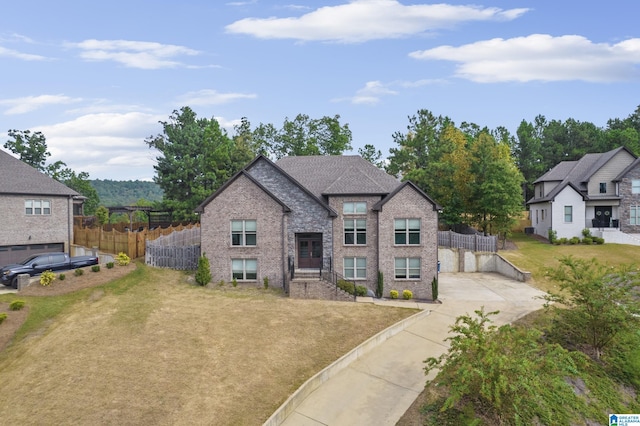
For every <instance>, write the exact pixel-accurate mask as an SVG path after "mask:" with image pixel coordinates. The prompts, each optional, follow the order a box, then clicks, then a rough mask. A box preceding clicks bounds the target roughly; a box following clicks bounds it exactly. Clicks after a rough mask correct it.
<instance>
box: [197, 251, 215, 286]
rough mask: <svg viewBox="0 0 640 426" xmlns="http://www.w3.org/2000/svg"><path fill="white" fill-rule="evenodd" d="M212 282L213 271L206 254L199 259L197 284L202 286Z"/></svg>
mask: <svg viewBox="0 0 640 426" xmlns="http://www.w3.org/2000/svg"><path fill="white" fill-rule="evenodd" d="M209 281H211V269H210V267H209V259H208V258H207V256H205V255H204V254H203V255H202V256H200V257H199V258H198V270H197V271H196V283H197V284H198V285H201V286H205V285H207V284H209Z"/></svg>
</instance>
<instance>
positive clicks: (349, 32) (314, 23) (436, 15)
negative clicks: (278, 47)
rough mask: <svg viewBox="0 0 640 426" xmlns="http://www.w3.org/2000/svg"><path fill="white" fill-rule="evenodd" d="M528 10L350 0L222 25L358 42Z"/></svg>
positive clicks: (262, 33) (267, 34)
mask: <svg viewBox="0 0 640 426" xmlns="http://www.w3.org/2000/svg"><path fill="white" fill-rule="evenodd" d="M528 10H529V9H524V8H522V9H509V10H503V9H499V8H495V7H490V8H482V7H479V6H457V5H448V4H417V5H411V6H405V5H403V4H401V3H400V2H398V1H396V0H353V1H351V2H349V3H347V4H343V5H339V6H326V7H321V8H319V9H317V10H315V11H313V12H310V13H307V14H305V15H302V16H300V17H291V18H275V17H270V18H267V19H262V18H245V19H241V20H239V21H236V22H234V23H232V24H230V25H228V26H227V27H226V30H227V32H229V33H236V34H248V35H252V36H255V37H258V38H265V39H295V40H302V41H310V40H320V41H337V42H344V43H357V42H364V41H368V40H376V39H388V38H400V37H407V36H411V35H416V34H423V33H428V32H430V31H434V30H437V29H442V28H450V27H453V26H455V25H456V24H459V23H464V22H469V21H504V20H512V19H516V18H518V17H519V16H521V15H522V14H524V13H526V12H527V11H528Z"/></svg>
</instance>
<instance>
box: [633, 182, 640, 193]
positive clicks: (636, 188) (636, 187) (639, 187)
mask: <svg viewBox="0 0 640 426" xmlns="http://www.w3.org/2000/svg"><path fill="white" fill-rule="evenodd" d="M631 193H632V194H640V179H632V180H631Z"/></svg>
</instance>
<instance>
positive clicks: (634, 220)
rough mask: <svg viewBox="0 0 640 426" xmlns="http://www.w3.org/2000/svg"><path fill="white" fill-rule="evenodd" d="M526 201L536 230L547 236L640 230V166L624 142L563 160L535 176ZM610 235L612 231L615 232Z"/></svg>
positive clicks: (539, 233) (569, 236)
mask: <svg viewBox="0 0 640 426" xmlns="http://www.w3.org/2000/svg"><path fill="white" fill-rule="evenodd" d="M527 204H528V205H529V212H530V217H531V224H532V227H533V228H534V232H535V233H536V234H538V235H541V236H543V237H545V238H548V236H549V230H550V229H553V230H554V231H555V232H556V235H557V237H558V238H572V237H582V230H583V229H592V230H594V231H596V232H595V233H594V235H595V234H596V233H598V231H599V233H600V234H602V231H603V230H605V231H614V230H620V231H622V232H640V168H639V167H638V160H637V159H636V156H635V155H634V154H633V153H632V152H631V151H629V150H628V149H626V148H624V147H620V148H616V149H614V150H611V151H609V152H605V153H600V154H586V155H585V156H583V157H582V158H580V159H579V160H577V161H563V162H561V163H559V164H558V165H556V166H555V167H553V168H552V169H551V170H549V171H548V172H547V173H545V174H544V175H542V176H541V177H540V178H538V179H537V180H536V181H535V182H534V196H533V198H531V199H530V200H529V201H528V202H527ZM611 235H612V234H611Z"/></svg>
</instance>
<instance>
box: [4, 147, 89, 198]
mask: <svg viewBox="0 0 640 426" xmlns="http://www.w3.org/2000/svg"><path fill="white" fill-rule="evenodd" d="M0 194H16V195H60V196H75V195H80V194H78V193H77V192H76V191H74V190H73V189H71V188H69V187H67V186H66V185H63V184H62V183H60V182H58V181H57V180H55V179H52V178H50V177H49V176H47V175H45V174H44V173H40V172H39V171H38V170H36V169H34V168H33V167H31V166H30V165H28V164H26V163H24V162H22V161H20V160H19V159H17V158H15V157H13V156H11V155H9V154H8V153H7V152H5V151H3V150H1V149H0Z"/></svg>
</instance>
